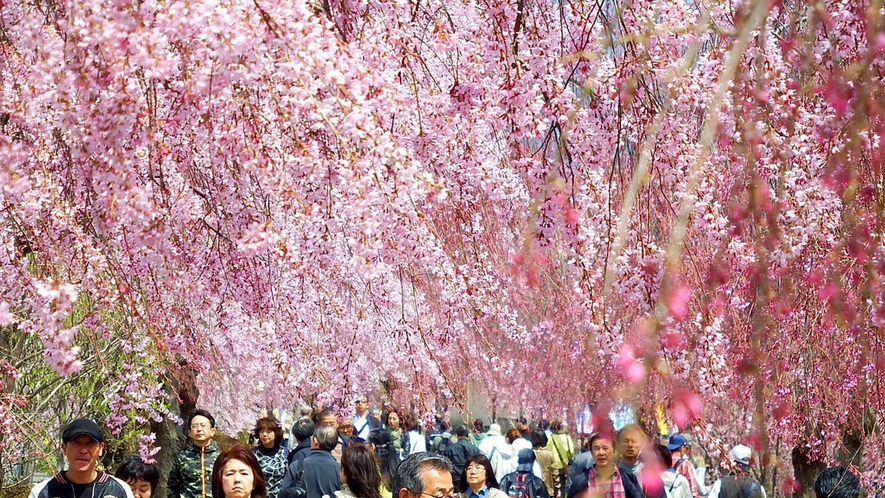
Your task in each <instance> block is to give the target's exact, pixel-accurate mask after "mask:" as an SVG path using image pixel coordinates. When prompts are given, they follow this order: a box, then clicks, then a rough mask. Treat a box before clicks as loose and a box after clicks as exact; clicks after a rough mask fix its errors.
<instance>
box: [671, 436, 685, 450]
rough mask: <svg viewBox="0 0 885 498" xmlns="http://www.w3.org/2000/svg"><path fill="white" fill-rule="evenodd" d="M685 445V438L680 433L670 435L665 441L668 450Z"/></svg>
mask: <svg viewBox="0 0 885 498" xmlns="http://www.w3.org/2000/svg"><path fill="white" fill-rule="evenodd" d="M683 446H685V438H684V437H682V434H673V435H672V436H670V441H668V442H667V449H668V450H670V451H675V450H678V449H679V448H682V447H683Z"/></svg>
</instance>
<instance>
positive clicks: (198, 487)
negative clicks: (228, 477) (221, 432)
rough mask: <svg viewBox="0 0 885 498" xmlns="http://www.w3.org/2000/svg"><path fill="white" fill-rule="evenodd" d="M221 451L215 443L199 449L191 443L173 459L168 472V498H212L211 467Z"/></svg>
mask: <svg viewBox="0 0 885 498" xmlns="http://www.w3.org/2000/svg"><path fill="white" fill-rule="evenodd" d="M219 453H221V450H219V449H218V445H217V444H215V441H210V442H209V445H208V446H206V447H205V448H200V447H199V446H197V445H195V444H194V443H193V441H191V442H190V443H188V445H187V446H186V447H185V448H184V449H183V450H181V451H179V452H178V456H176V457H175V461H174V462H172V469H171V470H170V471H169V485H168V493H167V495H166V496H167V497H168V498H212V466H213V465H215V459H216V458H218V454H219Z"/></svg>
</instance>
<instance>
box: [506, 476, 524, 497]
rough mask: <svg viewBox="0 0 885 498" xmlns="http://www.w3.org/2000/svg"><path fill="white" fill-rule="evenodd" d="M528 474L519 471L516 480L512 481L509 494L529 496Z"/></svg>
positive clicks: (511, 495) (512, 495)
mask: <svg viewBox="0 0 885 498" xmlns="http://www.w3.org/2000/svg"><path fill="white" fill-rule="evenodd" d="M527 476H528V473H525V472H517V473H516V480H515V481H513V482H512V483H510V487H508V488H507V496H509V497H510V498H528V496H529V488H528V486H527V483H526V477H527Z"/></svg>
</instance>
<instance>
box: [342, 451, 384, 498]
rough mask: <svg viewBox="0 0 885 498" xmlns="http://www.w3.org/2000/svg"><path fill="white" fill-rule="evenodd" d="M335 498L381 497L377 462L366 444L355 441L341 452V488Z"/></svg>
mask: <svg viewBox="0 0 885 498" xmlns="http://www.w3.org/2000/svg"><path fill="white" fill-rule="evenodd" d="M388 493H389V492H388ZM335 498H381V474H380V473H379V472H378V462H377V460H376V459H375V455H374V454H373V453H372V450H370V449H369V448H368V447H367V446H366V445H364V444H360V443H355V444H353V445H352V446H350V447H348V448H345V449H344V452H342V453H341V490H339V491H335Z"/></svg>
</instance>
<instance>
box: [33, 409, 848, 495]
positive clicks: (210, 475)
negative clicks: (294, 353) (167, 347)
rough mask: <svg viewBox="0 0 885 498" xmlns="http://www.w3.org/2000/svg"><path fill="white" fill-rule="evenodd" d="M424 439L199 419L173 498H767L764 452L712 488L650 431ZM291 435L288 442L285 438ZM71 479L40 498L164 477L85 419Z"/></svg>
mask: <svg viewBox="0 0 885 498" xmlns="http://www.w3.org/2000/svg"><path fill="white" fill-rule="evenodd" d="M441 422H442V421H441V420H438V421H437V425H436V426H435V427H433V428H432V429H431V430H429V431H425V432H422V431H421V430H420V429H419V426H420V423H419V420H418V419H417V418H413V417H411V416H409V415H408V414H403V413H400V412H399V411H398V410H396V409H393V408H388V409H386V410H385V411H383V412H382V413H380V414H373V413H371V412H369V410H368V403H367V399H366V398H365V397H358V398H357V399H356V400H355V409H354V413H353V415H352V416H349V417H339V416H338V415H336V413H335V412H334V411H332V410H323V411H320V412H319V413H316V414H311V413H306V412H305V413H302V416H301V418H299V419H297V420H296V421H295V422H294V423H293V424H292V426H291V430H290V431H288V432H289V434H286V432H287V431H284V429H283V427H282V425H281V424H280V423H279V422H278V421H277V420H276V419H275V418H273V417H270V416H266V417H261V418H259V419H258V421H257V422H256V424H255V427H254V431H253V434H252V435H253V437H254V441H255V446H254V447H251V448H250V447H249V446H247V445H244V444H236V445H234V446H233V447H230V448H227V449H225V450H223V451H222V450H221V449H220V448H219V447H218V445H217V444H216V443H215V442H214V441H213V437H214V436H215V432H216V428H215V419H214V417H213V416H212V415H211V414H210V413H209V412H207V411H205V410H196V411H195V412H194V413H193V414H191V415H190V417H189V418H188V420H187V425H186V432H187V434H188V436H189V442H188V444H187V446H186V447H185V448H183V449H182V450H181V451H180V452H179V453H178V454H177V456H176V457H175V459H174V461H173V462H172V465H171V469H170V472H169V477H168V480H167V482H166V496H167V498H209V497H210V496H211V498H455V497H457V498H767V496H766V491H765V487H764V486H763V485H762V484H761V483H760V482H759V481H757V480H756V479H755V478H754V477H753V475H752V472H751V466H750V465H751V460H752V458H753V451H752V449H751V448H749V447H747V446H744V445H741V444H737V445H735V446H734V447H732V448H731V451H730V453H729V457H730V458H729V460H730V461H729V462H728V463H727V465H726V466H725V469H724V471H723V472H722V476H721V477H719V478H718V479H717V480H715V482H713V483H712V485H710V486H707V485H706V482H705V472H704V470H705V469H703V468H701V469H698V468H696V467H695V465H694V463H693V462H692V459H691V457H690V444H691V443H690V439H688V438H686V437H685V436H684V435H682V434H676V435H673V436H671V437H669V438H668V439H667V440H666V441H660V440H657V439H651V438H649V437H648V436H647V435H646V433H645V431H644V430H643V429H642V427H640V426H638V425H627V426H625V427H623V428H621V429H620V430H618V431H615V430H614V428H613V427H609V428H601V429H599V430H598V431H597V432H596V433H595V434H593V435H591V436H590V437H589V438H588V439H587V440H586V441H585V442H584V443H583V444H582V445H581V446H582V449H584V450H585V451H578V448H577V445H576V444H575V441H574V440H573V439H572V437H571V436H570V435H569V434H568V432H567V431H566V428H565V425H564V424H563V423H562V422H561V421H558V420H554V421H551V422H550V423H549V424H548V423H546V422H545V421H541V422H539V423H538V424H536V425H529V424H528V423H527V421H526V420H525V419H519V420H518V423H517V424H516V427H514V428H511V429H509V430H507V431H506V432H502V428H501V426H500V425H499V424H497V423H492V424H490V425H489V426H488V427H486V426H485V424H484V423H483V421H482V420H475V421H474V422H473V424H472V426H471V427H468V426H466V425H459V426H457V427H455V428H454V429H453V430H451V431H450V430H448V427H446V426H445V425H444V424H442V423H441ZM287 435H288V438H287V437H285V436H287ZM62 451H63V452H64V455H65V457H66V459H67V462H68V468H67V470H65V471H61V472H58V473H57V474H55V475H54V476H52V477H51V478H49V479H47V480H46V481H44V482H41V483H39V484H38V485H36V486H34V488H33V489H32V490H31V494H30V496H29V498H152V496H153V495H154V494H155V492H156V490H157V488H158V486H159V485H160V473H159V472H158V470H157V468H156V467H155V466H153V465H148V464H145V463H144V462H142V461H141V460H140V459H139V458H138V457H131V458H129V459H127V460H126V461H125V462H124V463H123V464H122V465H121V466H120V467H119V468H118V469H117V471H116V473H115V475H114V476H111V475H109V474H107V473H105V472H102V471H99V470H97V461H98V459H99V457H100V456H101V455H102V452H103V451H104V433H103V431H102V430H101V428H100V427H99V426H98V425H97V424H95V423H94V422H93V421H90V420H87V419H77V420H75V421H73V422H71V423H70V424H68V425H67V426H66V427H65V428H64V430H63V432H62ZM815 493H816V495H817V498H863V497H864V496H865V493H864V492H863V490H862V488H861V486H860V481H859V479H858V477H857V476H856V475H854V474H852V473H851V472H849V471H848V470H846V469H844V468H841V467H834V468H828V469H826V470H824V471H823V472H821V473H820V475H819V476H818V478H817V481H816V482H815Z"/></svg>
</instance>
